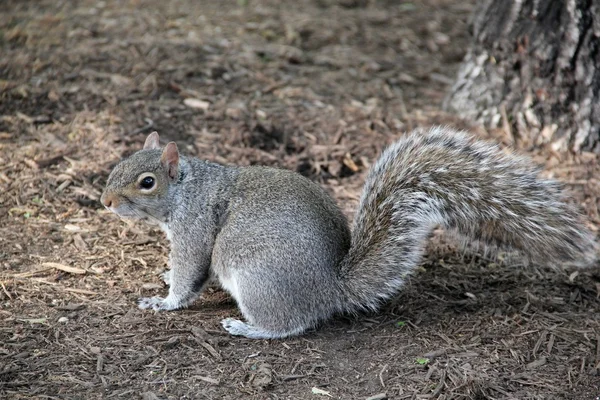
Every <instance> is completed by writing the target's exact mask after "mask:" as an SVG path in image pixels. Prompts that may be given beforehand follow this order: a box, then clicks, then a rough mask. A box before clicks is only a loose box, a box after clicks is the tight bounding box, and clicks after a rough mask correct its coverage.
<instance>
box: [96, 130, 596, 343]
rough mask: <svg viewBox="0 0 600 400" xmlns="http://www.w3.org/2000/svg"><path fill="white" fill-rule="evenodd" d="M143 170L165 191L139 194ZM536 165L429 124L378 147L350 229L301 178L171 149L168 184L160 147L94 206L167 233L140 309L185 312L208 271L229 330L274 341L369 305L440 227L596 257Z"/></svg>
mask: <svg viewBox="0 0 600 400" xmlns="http://www.w3.org/2000/svg"><path fill="white" fill-rule="evenodd" d="M155 139H156V140H158V137H156V138H151V139H150V140H149V142H150V143H154V142H155ZM144 172H153V173H155V174H156V175H157V178H158V179H159V181H160V185H161V186H159V187H158V189H157V190H156V192H155V193H153V194H152V195H145V196H141V195H139V196H138V195H136V194H135V190H136V188H135V182H136V179H137V178H138V177H139V176H140V174H142V173H144ZM538 172H539V170H538V168H536V167H534V166H532V164H531V163H530V162H529V161H528V160H526V159H524V158H521V157H518V156H515V155H511V154H504V153H502V151H501V150H500V149H499V148H498V147H497V146H495V145H492V144H487V143H484V142H481V141H476V140H474V139H473V138H472V137H470V136H468V135H466V134H464V133H460V132H456V131H452V130H450V129H447V128H434V129H431V130H430V131H429V132H425V131H416V132H413V133H411V134H408V135H406V136H404V137H403V138H401V139H400V140H399V141H398V142H396V143H395V144H393V145H392V146H390V148H388V149H387V150H386V151H385V152H384V153H383V154H382V155H381V157H380V158H379V160H378V161H377V162H376V163H375V165H374V166H373V168H372V170H371V171H370V173H369V176H368V177H367V182H366V185H365V189H364V193H363V195H362V198H361V202H360V207H359V211H358V213H357V216H356V219H355V224H354V227H353V230H352V235H351V234H350V230H349V229H348V226H347V222H346V219H345V218H344V216H343V214H342V213H341V212H340V210H339V209H338V207H337V206H336V205H335V203H334V201H333V200H332V199H331V197H330V196H329V195H327V193H326V192H325V191H324V190H323V189H322V188H321V187H319V186H318V185H317V184H315V183H313V182H311V181H309V180H307V179H306V178H304V177H302V176H300V175H298V174H296V173H293V172H290V171H285V170H279V169H273V168H266V167H247V168H238V167H228V166H221V165H217V164H212V163H208V162H204V161H201V160H197V159H191V158H186V157H180V160H179V176H178V177H177V179H171V178H170V177H169V176H168V174H167V172H166V170H165V165H164V163H163V162H162V161H161V152H160V150H157V149H146V150H141V151H139V152H138V153H136V154H134V155H133V156H132V157H130V158H129V159H126V160H124V161H122V162H121V163H120V164H119V165H118V166H117V167H116V168H115V170H114V171H113V172H112V173H111V175H110V177H109V180H108V183H107V188H106V190H105V193H104V194H103V196H102V197H103V199H102V201H103V203H105V204H109V205H110V209H111V210H113V211H114V212H116V213H117V214H119V215H121V216H129V217H134V218H142V219H145V220H147V221H149V222H153V223H158V224H159V225H160V226H161V227H162V228H163V230H164V231H165V232H166V234H167V237H168V238H169V239H170V241H171V254H170V262H169V263H170V266H171V271H170V272H168V273H165V274H164V275H163V279H164V280H165V282H166V283H167V284H170V288H169V295H168V296H167V297H166V298H165V299H162V298H160V297H153V298H145V299H140V303H139V305H140V307H141V308H152V309H155V310H174V309H177V308H181V307H186V306H188V305H189V304H191V303H192V302H193V301H194V300H195V299H196V297H197V296H198V295H199V293H200V291H201V290H202V288H203V287H204V286H205V284H206V282H207V281H208V279H209V277H210V276H211V275H214V277H215V278H216V279H217V280H218V281H219V282H220V283H221V285H222V286H223V288H224V289H226V290H227V291H228V292H229V293H231V295H232V297H233V298H234V299H235V300H236V302H237V304H238V306H239V308H240V310H241V312H242V314H243V316H244V318H245V320H246V322H242V321H239V320H236V319H232V318H227V319H225V320H223V322H222V325H223V327H224V328H225V329H226V330H228V331H229V332H230V333H231V334H233V335H241V336H246V337H249V338H254V339H260V338H282V337H287V336H292V335H297V334H301V333H302V332H304V331H306V330H307V329H309V328H312V327H315V326H317V325H318V324H319V323H320V322H322V321H324V320H327V319H329V318H331V317H332V316H333V315H334V314H337V313H343V312H354V311H357V310H360V309H369V310H374V309H377V307H378V306H379V305H380V304H381V302H382V301H385V300H386V299H388V298H390V297H391V296H393V295H394V294H396V293H397V292H398V290H399V289H400V288H401V286H402V284H403V282H404V279H405V277H406V276H407V274H409V273H411V271H412V270H413V269H414V268H415V266H416V265H418V263H419V261H420V258H421V255H422V249H423V246H424V244H425V241H426V239H427V237H428V235H429V234H430V233H431V230H432V229H433V227H434V226H436V225H442V226H443V227H445V228H447V229H453V230H456V231H458V232H459V233H460V234H462V235H466V236H468V237H469V238H472V239H476V240H481V241H483V242H485V243H490V244H494V245H497V246H498V245H499V246H507V247H514V248H517V249H519V250H521V251H522V252H524V253H525V254H527V255H529V256H530V257H531V258H533V259H535V260H537V261H542V262H547V263H559V262H582V263H590V262H592V261H593V260H594V259H595V250H596V247H595V243H594V241H593V238H592V236H591V234H590V233H589V232H588V231H587V230H586V229H585V228H584V227H583V226H582V225H581V224H580V223H579V216H578V214H577V213H576V211H575V210H574V209H573V208H572V207H570V206H568V205H567V204H566V203H564V202H562V201H561V198H560V197H561V191H560V188H559V186H558V184H557V183H556V182H554V181H551V180H544V179H540V178H538V177H537V175H538ZM159 189H160V190H159ZM107 199H111V200H112V201H107Z"/></svg>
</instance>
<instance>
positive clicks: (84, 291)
mask: <svg viewBox="0 0 600 400" xmlns="http://www.w3.org/2000/svg"><path fill="white" fill-rule="evenodd" d="M65 291H67V292H72V293H79V294H89V295H92V296H95V295H97V294H98V293H96V292H93V291H91V290H85V289H72V288H65Z"/></svg>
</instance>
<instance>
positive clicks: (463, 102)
mask: <svg viewBox="0 0 600 400" xmlns="http://www.w3.org/2000/svg"><path fill="white" fill-rule="evenodd" d="M471 26H472V29H473V36H474V42H473V44H472V46H471V48H470V49H469V51H468V53H467V55H466V56H465V59H464V61H463V64H462V66H461V68H460V71H459V74H458V78H457V80H456V82H455V84H454V86H453V87H452V89H451V91H450V94H449V95H448V96H447V98H446V100H445V102H444V107H445V108H446V109H447V110H449V111H452V112H456V113H458V115H460V116H462V117H465V118H468V119H472V120H475V121H478V122H480V123H483V124H484V125H485V126H486V127H488V128H496V127H504V128H505V130H507V131H508V132H509V133H510V134H511V135H512V138H513V139H514V140H515V141H517V142H518V144H519V145H520V146H525V147H531V146H540V145H543V144H549V145H551V146H552V148H553V149H554V150H556V151H565V150H567V149H569V150H573V151H582V150H583V151H594V152H596V153H600V0H480V2H479V3H478V6H477V8H476V10H475V13H474V15H473V17H472V21H471Z"/></svg>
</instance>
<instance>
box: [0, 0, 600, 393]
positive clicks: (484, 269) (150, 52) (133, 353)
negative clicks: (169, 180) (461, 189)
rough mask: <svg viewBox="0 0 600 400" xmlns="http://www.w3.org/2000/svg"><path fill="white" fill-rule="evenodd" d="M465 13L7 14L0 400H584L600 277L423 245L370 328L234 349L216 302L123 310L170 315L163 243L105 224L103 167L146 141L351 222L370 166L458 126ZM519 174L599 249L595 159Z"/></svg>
mask: <svg viewBox="0 0 600 400" xmlns="http://www.w3.org/2000/svg"><path fill="white" fill-rule="evenodd" d="M472 8H473V1H472V0H469V1H466V2H465V1H458V0H418V1H391V0H382V1H373V0H312V1H309V0H304V1H275V0H273V1H268V0H237V1H212V2H211V1H203V2H200V1H192V0H187V1H173V2H169V1H158V0H147V1H141V0H140V1H136V0H130V1H89V0H82V1H64V0H63V1H60V0H59V1H57V0H52V1H50V0H43V1H33V0H31V1H24V0H3V1H2V2H1V4H0V46H1V47H0V397H2V398H7V399H22V398H38V399H48V398H52V399H55V398H56V399H58V398H60V399H62V398H79V399H97V398H107V399H108V398H111V399H112V398H116V399H123V398H124V399H138V398H143V399H149V400H153V399H167V398H168V399H179V398H183V399H238V398H248V399H314V400H318V399H327V398H334V399H366V398H369V397H370V396H375V397H371V398H372V399H383V398H389V399H447V400H448V399H582V400H593V399H597V398H598V397H597V396H600V300H599V296H600V269H599V268H598V266H596V267H594V268H590V269H586V270H574V269H565V270H562V269H561V270H552V269H549V268H546V267H544V266H539V265H530V266H527V267H524V266H520V265H518V263H517V262H511V263H504V262H502V260H501V259H499V258H489V257H486V256H484V255H477V254H473V253H474V252H472V251H462V250H460V251H458V250H456V248H455V247H454V246H453V245H452V244H448V245H446V244H443V243H444V242H442V241H439V242H437V241H436V243H437V244H435V245H432V246H430V247H431V248H430V249H429V251H428V255H427V257H426V258H425V259H424V260H423V264H422V267H421V268H419V271H418V273H416V274H415V275H414V276H413V277H412V278H411V279H410V281H409V283H408V284H407V286H406V288H405V290H404V291H403V292H402V293H401V294H400V295H399V296H398V297H397V298H396V299H395V300H394V301H393V302H391V304H389V305H387V306H386V307H385V308H384V309H383V310H382V311H381V312H380V313H377V314H372V315H361V316H359V317H357V318H350V317H339V318H337V319H336V320H334V321H332V322H331V323H328V324H326V325H324V326H323V327H321V328H320V329H318V330H315V331H313V332H309V333H308V334H305V335H303V336H302V337H298V338H292V339H287V340H273V341H266V340H258V341H257V340H249V339H240V338H237V337H235V338H234V337H230V336H228V335H226V334H225V332H224V331H223V330H222V328H221V327H220V325H219V321H220V319H222V318H223V317H226V316H239V312H238V310H237V309H236V306H235V304H234V303H233V302H232V300H231V299H230V298H229V297H228V295H227V294H225V293H224V292H222V291H221V290H220V289H218V288H212V289H209V290H208V291H207V292H206V293H205V294H204V295H203V297H202V299H201V300H199V301H198V302H197V303H196V304H195V305H194V306H193V307H192V308H190V309H188V310H183V311H178V312H169V313H154V312H148V311H141V310H138V309H137V307H136V299H137V298H138V297H140V296H148V295H154V294H165V293H166V289H165V288H164V286H163V284H162V283H161V281H160V279H159V277H158V274H159V273H160V272H162V271H163V270H164V269H165V265H166V258H167V253H168V247H167V243H166V240H165V238H164V236H163V234H162V233H161V232H160V231H158V230H156V229H151V228H148V227H146V226H143V225H141V224H137V225H127V224H125V223H124V222H122V221H119V220H118V218H116V217H115V216H114V215H111V214H110V213H108V212H107V211H105V210H103V209H102V207H101V206H100V204H99V202H98V199H99V196H100V193H101V190H102V188H103V186H104V184H105V182H106V177H107V176H108V173H109V172H110V170H111V168H112V166H114V165H115V163H116V162H117V161H118V160H119V159H120V158H121V157H123V156H126V155H127V154H130V153H131V152H133V151H135V150H137V149H139V148H141V146H142V144H143V141H144V138H145V135H146V134H147V133H149V132H150V131H151V130H158V131H159V133H160V134H161V136H162V138H163V140H165V141H166V140H175V141H177V143H178V145H179V146H180V149H181V151H182V152H184V153H186V154H193V155H197V156H200V157H203V158H206V159H209V160H213V161H217V162H222V163H235V164H241V165H249V164H266V165H275V166H280V167H284V168H289V169H292V170H296V171H298V172H300V173H302V174H304V175H306V176H308V177H310V178H311V179H313V180H315V181H317V182H319V183H321V184H322V185H323V186H324V187H326V188H327V190H329V191H330V192H331V193H332V195H334V196H335V197H336V199H337V200H338V201H339V202H340V204H341V205H342V207H343V209H344V211H345V212H347V213H348V215H349V216H350V217H351V216H352V214H353V211H354V209H355V207H356V203H357V199H358V196H359V194H360V188H361V185H362V183H363V181H364V177H365V172H366V170H367V167H368V165H369V164H370V163H371V162H372V161H373V159H374V157H375V156H376V155H377V154H378V153H379V152H380V151H381V149H382V148H383V147H384V146H386V145H387V144H389V143H390V142H391V141H393V140H394V139H395V138H397V137H399V136H400V135H401V134H402V132H404V131H406V130H409V129H412V128H414V127H417V126H428V125H431V124H440V123H441V124H449V125H452V126H456V127H460V128H463V127H467V126H468V125H467V124H466V123H465V122H461V121H458V120H456V119H455V118H454V117H453V116H451V115H446V114H444V113H442V112H440V111H439V107H440V103H441V101H442V99H443V96H444V94H445V93H446V92H447V90H448V88H449V85H450V84H451V82H452V80H453V77H454V74H455V72H456V71H457V67H458V63H460V60H461V58H462V57H463V55H464V52H465V49H466V48H467V47H468V42H469V39H468V23H467V22H468V18H469V15H470V13H471V11H472ZM474 130H475V131H476V132H478V133H479V134H481V135H483V136H493V137H495V138H496V139H499V140H500V141H503V142H507V141H508V139H507V138H506V135H505V134H504V132H502V131H492V132H483V131H482V130H481V129H478V128H474ZM524 150H528V149H524ZM529 150H531V149H529ZM531 154H532V156H533V157H534V158H535V159H536V160H537V161H538V162H540V163H544V164H545V165H546V166H547V171H546V173H547V174H548V175H551V176H555V177H558V178H560V179H561V180H563V181H564V182H565V183H566V186H567V188H568V189H569V190H570V191H571V193H572V195H573V198H574V199H575V201H577V202H578V203H580V204H581V205H582V206H583V207H584V209H585V210H586V212H587V214H588V216H589V219H590V221H591V222H590V226H591V228H592V229H594V230H595V231H597V227H598V226H599V224H600V217H599V215H598V197H600V183H599V181H598V180H597V177H598V176H600V174H599V172H600V167H599V165H600V163H599V162H598V161H599V160H598V157H597V156H596V155H594V154H582V155H578V156H571V155H558V154H553V153H552V152H551V151H546V150H543V149H542V150H539V149H537V150H535V151H532V152H531ZM507 264H509V265H507ZM386 396H387V397H386Z"/></svg>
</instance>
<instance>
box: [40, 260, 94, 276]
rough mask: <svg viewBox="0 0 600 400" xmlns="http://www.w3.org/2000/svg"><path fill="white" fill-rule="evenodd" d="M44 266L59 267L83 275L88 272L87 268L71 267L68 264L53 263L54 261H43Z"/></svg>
mask: <svg viewBox="0 0 600 400" xmlns="http://www.w3.org/2000/svg"><path fill="white" fill-rule="evenodd" d="M42 267H49V268H54V269H58V270H61V271H64V272H68V273H69V274H77V275H83V274H85V273H86V272H87V271H86V270H85V269H81V268H77V267H71V266H68V265H63V264H59V263H53V262H47V263H43V264H42Z"/></svg>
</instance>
